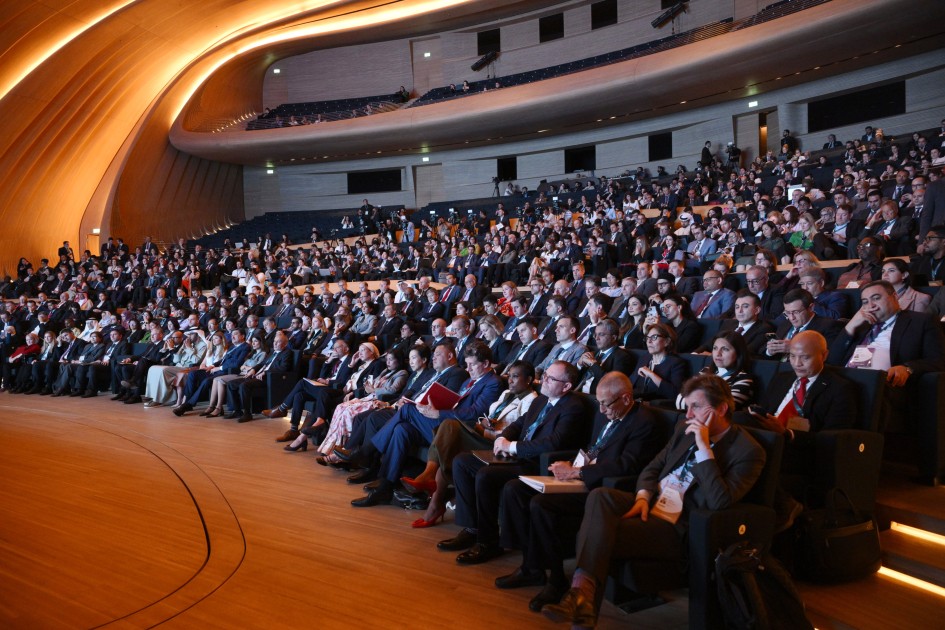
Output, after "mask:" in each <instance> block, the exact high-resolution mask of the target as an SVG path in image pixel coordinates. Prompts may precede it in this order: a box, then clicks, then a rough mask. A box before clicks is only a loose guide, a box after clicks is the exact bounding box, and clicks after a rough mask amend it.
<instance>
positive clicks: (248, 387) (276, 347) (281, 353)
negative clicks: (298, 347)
mask: <svg viewBox="0 0 945 630" xmlns="http://www.w3.org/2000/svg"><path fill="white" fill-rule="evenodd" d="M288 345H289V338H288V337H286V335H285V333H284V332H281V331H280V332H277V333H276V335H275V337H274V338H273V340H272V352H271V353H269V357H267V358H266V360H265V361H264V362H263V364H262V365H259V366H257V367H255V368H253V369H251V370H250V371H249V373H248V374H246V376H245V377H242V378H237V379H233V380H232V381H229V382H228V383H227V384H226V388H227V402H228V403H229V405H230V413H229V414H227V417H228V418H238V419H239V421H240V422H249V421H250V420H252V419H253V414H252V413H250V411H249V402H250V400H251V399H252V397H253V394H254V393H255V392H257V391H260V390H262V391H263V392H265V389H266V374H267V373H269V372H288V371H289V370H291V369H292V351H290V350H288V349H287V346H288Z"/></svg>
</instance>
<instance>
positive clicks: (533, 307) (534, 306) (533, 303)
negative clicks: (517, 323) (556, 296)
mask: <svg viewBox="0 0 945 630" xmlns="http://www.w3.org/2000/svg"><path fill="white" fill-rule="evenodd" d="M528 288H529V289H530V290H531V292H532V299H531V300H529V302H528V316H529V317H535V318H540V317H544V316H545V307H547V306H548V300H549V299H550V298H551V291H547V290H546V289H545V283H544V282H542V281H541V280H540V279H538V278H534V279H532V281H531V282H530V283H529V285H528Z"/></svg>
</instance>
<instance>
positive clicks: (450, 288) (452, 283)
mask: <svg viewBox="0 0 945 630" xmlns="http://www.w3.org/2000/svg"><path fill="white" fill-rule="evenodd" d="M460 295H462V289H460V288H459V286H458V285H457V279H456V276H455V275H454V274H452V273H448V274H446V286H445V287H443V290H442V291H440V297H439V303H440V304H442V305H443V306H444V308H445V309H446V311H445V313H444V315H443V316H444V317H446V316H447V314H449V312H450V310H451V309H452V307H453V304H455V303H456V301H457V300H459V297H460Z"/></svg>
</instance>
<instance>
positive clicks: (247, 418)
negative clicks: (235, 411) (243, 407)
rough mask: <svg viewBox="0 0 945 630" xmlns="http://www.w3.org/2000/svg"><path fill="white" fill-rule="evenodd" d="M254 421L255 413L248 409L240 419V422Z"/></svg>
mask: <svg viewBox="0 0 945 630" xmlns="http://www.w3.org/2000/svg"><path fill="white" fill-rule="evenodd" d="M252 421H253V414H251V413H249V412H248V411H247V412H246V413H244V414H242V415H241V416H240V419H239V420H238V422H252Z"/></svg>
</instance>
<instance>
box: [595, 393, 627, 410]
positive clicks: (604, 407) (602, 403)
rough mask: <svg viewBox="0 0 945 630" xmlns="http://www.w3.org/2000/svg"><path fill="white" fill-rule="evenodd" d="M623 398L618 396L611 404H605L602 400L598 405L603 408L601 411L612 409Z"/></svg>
mask: <svg viewBox="0 0 945 630" xmlns="http://www.w3.org/2000/svg"><path fill="white" fill-rule="evenodd" d="M621 398H623V394H621V395H619V396H617V397H616V398H614V399H613V400H611V401H610V402H604V401H603V400H601V401H599V402H598V404H599V405H600V408H601V409H610V408H611V407H612V406H613V404H614V403H615V402H617V401H618V400H620V399H621Z"/></svg>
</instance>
